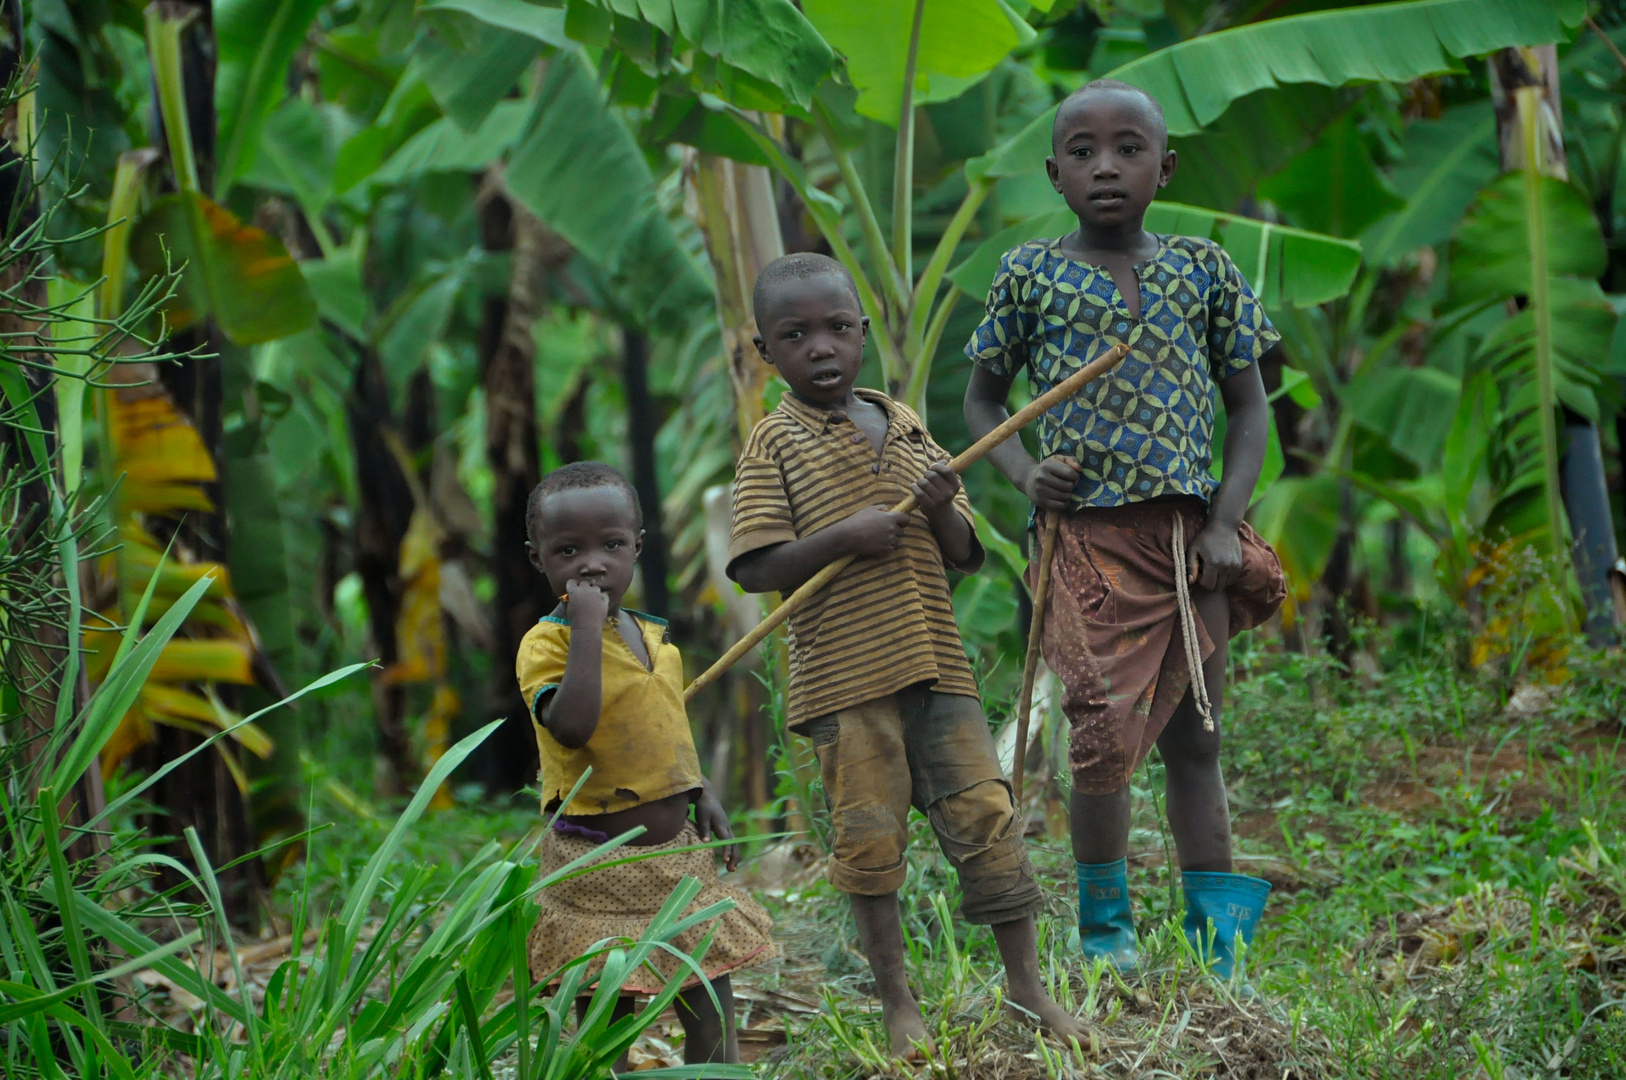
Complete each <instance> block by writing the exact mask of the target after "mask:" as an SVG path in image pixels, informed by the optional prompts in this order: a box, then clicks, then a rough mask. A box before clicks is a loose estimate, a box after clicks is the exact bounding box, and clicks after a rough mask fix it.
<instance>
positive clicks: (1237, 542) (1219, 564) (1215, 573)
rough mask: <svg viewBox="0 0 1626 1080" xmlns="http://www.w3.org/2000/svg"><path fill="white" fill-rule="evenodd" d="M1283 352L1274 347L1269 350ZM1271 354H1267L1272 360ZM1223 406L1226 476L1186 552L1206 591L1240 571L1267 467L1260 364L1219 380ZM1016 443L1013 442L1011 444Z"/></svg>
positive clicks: (1266, 412) (1190, 571)
mask: <svg viewBox="0 0 1626 1080" xmlns="http://www.w3.org/2000/svg"><path fill="white" fill-rule="evenodd" d="M1279 348H1281V346H1280V345H1276V346H1273V347H1272V348H1271V350H1270V352H1275V351H1276V350H1277V349H1279ZM1270 352H1267V353H1266V354H1265V355H1266V356H1269V355H1270ZM1220 397H1221V398H1222V399H1223V400H1224V402H1225V457H1224V459H1223V460H1224V462H1225V473H1224V475H1223V476H1221V478H1220V485H1219V490H1218V491H1216V492H1214V497H1213V499H1211V500H1210V501H1209V504H1208V522H1207V524H1205V525H1204V526H1203V530H1202V532H1200V533H1198V534H1197V538H1196V539H1195V540H1193V541H1192V542H1191V547H1190V548H1189V549H1187V552H1186V563H1187V567H1186V569H1187V577H1188V578H1189V579H1190V580H1191V581H1192V582H1194V583H1195V584H1197V585H1199V586H1200V587H1202V588H1204V589H1210V590H1219V589H1223V588H1225V587H1226V586H1227V585H1229V584H1231V582H1232V581H1233V580H1235V578H1236V575H1237V573H1238V572H1239V571H1240V570H1241V569H1242V540H1241V538H1240V537H1239V536H1238V530H1239V529H1240V528H1241V527H1242V515H1243V514H1245V513H1247V512H1248V501H1249V500H1250V499H1252V498H1253V486H1254V484H1256V483H1258V481H1259V470H1260V469H1261V468H1263V467H1264V463H1265V444H1266V441H1267V436H1268V435H1269V433H1270V405H1269V403H1268V401H1267V400H1266V398H1265V384H1264V380H1263V379H1261V378H1260V377H1259V364H1256V363H1255V364H1249V365H1248V366H1247V367H1245V368H1243V369H1242V370H1241V371H1239V372H1237V373H1236V374H1235V375H1232V376H1230V377H1228V378H1225V379H1222V380H1221V381H1220ZM1013 441H1014V440H1013Z"/></svg>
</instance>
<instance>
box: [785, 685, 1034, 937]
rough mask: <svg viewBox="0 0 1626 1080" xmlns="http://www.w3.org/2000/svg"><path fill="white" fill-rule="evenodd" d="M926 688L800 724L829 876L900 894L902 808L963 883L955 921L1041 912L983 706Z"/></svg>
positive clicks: (855, 887)
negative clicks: (829, 832) (824, 815)
mask: <svg viewBox="0 0 1626 1080" xmlns="http://www.w3.org/2000/svg"><path fill="white" fill-rule="evenodd" d="M926 685H927V684H917V685H915V686H911V687H906V688H905V689H903V690H900V691H898V692H897V693H896V694H890V695H888V696H886V697H882V698H876V699H874V700H872V701H866V702H864V703H863V704H862V705H856V706H853V707H852V708H849V709H842V710H841V711H839V712H834V713H830V714H828V715H826V716H821V717H819V718H817V719H815V720H812V721H809V722H808V723H807V724H806V725H805V726H804V727H803V729H802V730H803V732H804V733H805V734H807V735H808V736H809V737H811V738H812V740H813V748H814V752H815V753H816V754H817V755H818V758H819V768H820V770H821V771H822V773H823V775H824V795H825V799H826V801H827V802H828V803H829V805H830V817H831V820H832V823H833V824H834V826H835V843H834V845H833V847H834V850H833V851H832V852H831V854H830V861H829V865H828V868H827V874H828V876H829V880H830V884H832V885H834V886H835V887H836V888H838V889H840V890H841V891H842V892H846V893H857V894H858V895H860V896H884V895H886V894H887V893H890V892H895V891H897V890H898V889H899V888H901V887H902V885H903V882H904V876H905V869H906V865H905V861H904V859H905V848H906V847H907V844H908V837H909V833H908V828H907V825H908V817H909V807H910V806H911V805H912V806H914V807H916V808H917V809H919V810H920V811H921V812H922V813H924V814H925V815H926V817H927V819H928V820H929V821H930V822H931V825H932V831H933V832H935V833H936V834H937V842H938V845H939V846H940V847H941V848H942V849H943V854H944V855H945V856H947V857H948V860H949V864H950V865H951V866H953V867H954V869H955V872H956V873H958V874H959V877H960V891H961V894H962V898H963V899H962V903H961V914H962V915H963V916H964V918H965V920H966V921H967V922H971V923H980V924H983V925H995V924H998V923H1005V922H1011V921H1014V920H1016V919H1020V918H1022V917H1024V916H1026V915H1031V914H1033V913H1034V912H1035V911H1037V910H1038V907H1039V902H1040V896H1039V887H1038V884H1037V883H1036V882H1035V881H1034V878H1033V865H1032V864H1031V863H1030V862H1029V861H1028V856H1027V850H1026V848H1025V847H1024V846H1023V844H1022V837H1021V834H1020V830H1019V826H1018V824H1017V821H1018V818H1017V815H1016V808H1015V805H1014V804H1013V802H1012V800H1011V789H1010V785H1009V784H1007V783H1006V781H1005V777H1004V776H1003V775H1002V774H1001V773H1000V770H999V759H998V757H997V756H996V755H995V753H994V741H993V737H992V736H991V735H990V734H989V732H988V720H987V717H985V716H984V715H983V711H982V704H981V703H980V702H979V701H978V700H977V699H976V698H974V697H966V696H963V695H959V694H937V693H933V692H931V691H930V690H929V689H927V688H926Z"/></svg>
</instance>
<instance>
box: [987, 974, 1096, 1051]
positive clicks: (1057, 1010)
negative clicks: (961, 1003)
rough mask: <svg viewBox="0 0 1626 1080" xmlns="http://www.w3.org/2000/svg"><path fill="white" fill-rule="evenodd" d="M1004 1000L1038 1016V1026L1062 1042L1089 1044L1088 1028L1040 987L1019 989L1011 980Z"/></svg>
mask: <svg viewBox="0 0 1626 1080" xmlns="http://www.w3.org/2000/svg"><path fill="white" fill-rule="evenodd" d="M1006 1000H1008V1001H1010V1003H1011V1004H1013V1005H1020V1006H1021V1007H1022V1008H1024V1009H1026V1010H1027V1011H1028V1012H1030V1013H1032V1014H1033V1015H1035V1016H1037V1017H1038V1018H1039V1026H1040V1027H1042V1028H1044V1029H1045V1030H1046V1031H1048V1032H1050V1034H1052V1035H1054V1036H1056V1038H1058V1039H1060V1040H1061V1041H1062V1042H1064V1043H1065V1042H1066V1041H1068V1040H1069V1039H1077V1040H1078V1044H1079V1045H1080V1046H1085V1047H1087V1046H1089V1045H1090V1029H1089V1028H1087V1027H1085V1026H1084V1024H1083V1023H1082V1022H1081V1021H1079V1020H1078V1018H1077V1017H1075V1016H1073V1015H1072V1014H1070V1013H1069V1012H1068V1011H1067V1010H1066V1009H1064V1008H1062V1007H1061V1006H1060V1005H1058V1004H1056V1003H1055V1002H1054V1001H1053V1000H1051V997H1050V995H1049V994H1047V993H1045V992H1044V990H1043V989H1042V988H1040V987H1037V986H1034V987H1023V988H1021V989H1020V990H1019V989H1018V988H1017V986H1016V983H1015V982H1012V983H1011V986H1010V990H1009V992H1008V993H1007V995H1006Z"/></svg>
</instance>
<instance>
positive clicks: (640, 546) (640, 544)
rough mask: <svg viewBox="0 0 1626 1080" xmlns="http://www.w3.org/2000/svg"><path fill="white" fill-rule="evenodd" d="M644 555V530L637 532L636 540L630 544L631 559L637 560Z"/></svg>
mask: <svg viewBox="0 0 1626 1080" xmlns="http://www.w3.org/2000/svg"><path fill="white" fill-rule="evenodd" d="M643 553H644V530H642V529H639V530H638V539H636V540H634V541H633V542H632V557H633V558H635V559H636V558H637V557H638V556H640V555H642V554H643Z"/></svg>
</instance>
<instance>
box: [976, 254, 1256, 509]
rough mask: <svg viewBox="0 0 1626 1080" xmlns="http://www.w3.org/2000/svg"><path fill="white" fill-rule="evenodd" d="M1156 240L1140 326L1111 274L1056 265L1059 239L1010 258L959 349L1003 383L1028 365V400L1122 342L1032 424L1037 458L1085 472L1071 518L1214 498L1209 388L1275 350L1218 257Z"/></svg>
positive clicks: (1142, 270)
mask: <svg viewBox="0 0 1626 1080" xmlns="http://www.w3.org/2000/svg"><path fill="white" fill-rule="evenodd" d="M1157 239H1158V245H1157V253H1156V254H1154V255H1153V256H1152V257H1151V258H1150V259H1147V260H1146V261H1145V262H1143V263H1140V264H1138V265H1137V266H1136V267H1135V274H1136V276H1137V277H1138V278H1139V279H1140V312H1141V313H1140V318H1138V319H1135V318H1131V317H1130V315H1129V309H1128V307H1127V306H1126V305H1125V303H1124V300H1123V297H1122V296H1120V295H1119V293H1118V287H1117V285H1115V284H1114V283H1113V280H1112V275H1111V274H1110V273H1108V272H1107V271H1106V270H1105V269H1104V268H1102V267H1098V266H1093V265H1091V264H1089V263H1081V262H1077V261H1075V260H1074V259H1071V258H1069V257H1067V256H1066V255H1064V254H1062V252H1061V250H1060V249H1059V247H1058V246H1057V242H1056V241H1054V240H1035V241H1033V242H1031V243H1027V244H1023V245H1022V246H1021V247H1019V248H1013V249H1012V250H1010V251H1007V252H1006V253H1005V255H1004V256H1003V257H1002V258H1001V259H1000V262H999V272H998V273H997V274H995V275H994V283H993V286H992V287H991V288H990V289H989V292H988V313H987V315H986V316H985V317H984V318H983V320H982V323H981V325H979V326H978V327H977V331H976V333H975V334H973V335H972V336H971V341H970V343H969V344H967V345H966V348H965V351H966V355H967V356H969V357H970V358H971V359H972V361H973V362H975V363H976V364H978V365H980V366H982V367H985V368H987V369H988V370H989V371H991V372H993V373H994V374H995V375H998V376H1000V377H1002V378H1005V379H1014V378H1016V375H1017V373H1018V372H1020V371H1021V370H1022V368H1023V367H1026V368H1027V369H1028V382H1029V385H1030V386H1031V388H1032V390H1033V393H1034V395H1035V396H1037V395H1039V394H1041V393H1043V392H1044V391H1046V390H1048V389H1050V388H1051V387H1052V386H1054V385H1056V384H1057V383H1059V382H1061V381H1063V380H1064V379H1066V378H1067V376H1069V375H1071V374H1072V373H1073V372H1075V371H1077V370H1078V369H1079V368H1081V367H1083V366H1084V365H1085V364H1088V363H1089V362H1090V361H1091V360H1094V359H1095V358H1096V357H1098V356H1100V355H1101V354H1102V353H1104V352H1106V351H1107V350H1108V349H1110V348H1111V347H1112V346H1113V345H1115V344H1117V343H1118V342H1120V341H1127V342H1128V343H1129V346H1130V354H1129V355H1128V356H1127V357H1125V358H1124V360H1123V362H1122V363H1121V364H1119V365H1118V367H1117V369H1116V370H1115V371H1114V372H1112V373H1111V374H1110V375H1109V376H1107V377H1105V378H1099V379H1095V380H1093V381H1091V382H1090V384H1089V385H1088V386H1086V387H1085V388H1084V390H1083V391H1082V392H1080V393H1079V394H1078V395H1076V396H1074V397H1072V398H1070V399H1069V400H1068V401H1066V402H1064V403H1063V404H1061V405H1058V406H1057V407H1056V408H1054V409H1051V410H1050V411H1049V412H1047V413H1045V414H1044V416H1042V417H1040V418H1039V423H1038V437H1039V447H1040V455H1041V456H1042V457H1049V456H1051V455H1052V454H1066V455H1069V456H1073V457H1075V458H1076V460H1077V461H1078V462H1079V464H1080V465H1081V466H1082V468H1083V473H1082V475H1081V476H1080V477H1079V481H1078V486H1077V487H1076V488H1074V489H1073V509H1075V510H1076V509H1078V508H1080V507H1084V506H1122V505H1124V504H1125V503H1133V502H1144V501H1146V500H1148V499H1154V498H1157V497H1158V496H1160V495H1195V496H1197V497H1199V498H1201V499H1204V500H1206V499H1208V497H1209V496H1210V495H1212V494H1213V493H1214V488H1215V487H1216V486H1217V483H1216V481H1215V480H1214V476H1213V473H1212V471H1211V470H1210V465H1211V463H1212V459H1213V442H1214V389H1215V384H1216V383H1217V382H1219V381H1221V380H1223V379H1226V378H1229V377H1230V376H1232V375H1235V374H1236V373H1237V372H1239V371H1245V370H1247V368H1248V365H1249V364H1252V363H1254V362H1256V361H1257V360H1258V359H1259V358H1260V357H1261V356H1263V355H1264V354H1265V353H1266V352H1267V351H1268V350H1269V349H1270V347H1271V346H1272V345H1275V344H1276V343H1277V342H1278V341H1280V340H1281V335H1280V334H1278V333H1277V332H1276V328H1275V327H1273V326H1271V325H1270V320H1269V319H1268V318H1266V317H1265V311H1264V308H1263V307H1262V306H1260V304H1259V301H1258V299H1257V298H1256V297H1255V296H1254V295H1253V291H1252V290H1251V289H1249V288H1248V283H1247V282H1246V281H1244V280H1243V279H1242V275H1241V274H1240V273H1239V272H1238V271H1237V268H1236V266H1235V265H1234V264H1233V263H1232V262H1231V259H1230V257H1229V256H1228V255H1226V254H1225V251H1224V249H1223V248H1221V247H1220V246H1219V245H1218V244H1216V243H1214V242H1213V241H1211V240H1204V239H1200V238H1198V237H1192V236H1159V237H1158V238H1157Z"/></svg>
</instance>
